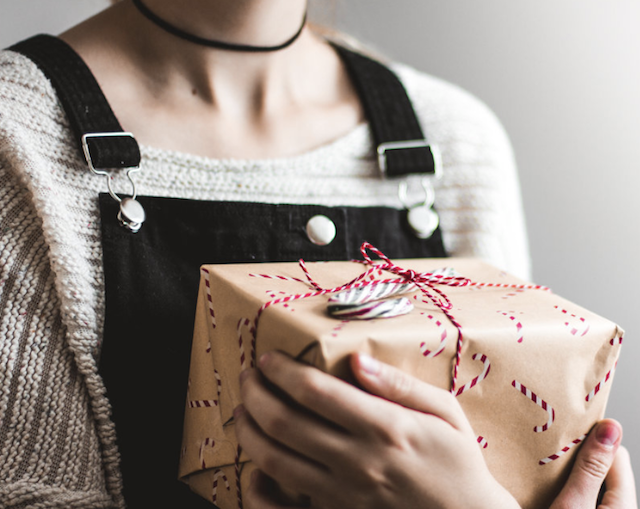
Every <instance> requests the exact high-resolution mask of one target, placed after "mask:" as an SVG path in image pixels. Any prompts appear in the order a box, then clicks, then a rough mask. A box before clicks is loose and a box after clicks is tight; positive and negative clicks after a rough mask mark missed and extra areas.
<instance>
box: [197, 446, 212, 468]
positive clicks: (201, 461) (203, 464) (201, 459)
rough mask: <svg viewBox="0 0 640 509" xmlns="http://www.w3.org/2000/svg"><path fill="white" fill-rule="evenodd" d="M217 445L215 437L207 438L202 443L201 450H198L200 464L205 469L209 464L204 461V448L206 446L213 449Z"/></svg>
mask: <svg viewBox="0 0 640 509" xmlns="http://www.w3.org/2000/svg"><path fill="white" fill-rule="evenodd" d="M215 446H216V443H215V441H214V440H213V438H205V439H204V440H203V441H202V443H201V444H200V450H199V451H198V459H199V460H200V466H201V467H202V469H203V470H204V469H205V468H207V465H206V463H205V461H204V450H205V448H206V447H211V448H212V449H213V448H214V447H215Z"/></svg>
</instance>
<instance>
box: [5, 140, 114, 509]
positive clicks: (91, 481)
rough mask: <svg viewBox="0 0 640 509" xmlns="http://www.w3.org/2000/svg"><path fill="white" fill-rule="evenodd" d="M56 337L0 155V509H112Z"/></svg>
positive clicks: (45, 263) (53, 308)
mask: <svg viewBox="0 0 640 509" xmlns="http://www.w3.org/2000/svg"><path fill="white" fill-rule="evenodd" d="M1 142H2V140H0V148H1ZM65 335H66V330H65V327H64V326H63V324H62V320H61V316H60V303H59V299H58V296H57V294H56V290H55V285H54V274H53V272H52V270H51V266H50V262H49V256H48V248H47V245H46V243H45V241H44V239H43V235H42V225H41V222H40V220H39V218H38V217H37V215H36V213H35V211H34V208H33V205H32V202H31V199H30V196H29V193H28V191H27V190H26V189H25V188H24V186H22V185H20V182H19V181H18V179H17V178H16V177H15V176H14V175H13V174H12V171H11V167H10V164H9V162H8V161H7V160H6V158H3V156H2V151H1V150H0V507H4V508H7V509H8V508H14V507H15V508H17V507H47V508H49V507H52V508H53V507H60V508H63V507H64V508H71V507H78V508H79V507H83V508H84V507H92V508H93V507H95V508H98V507H100V508H103V507H105V508H106V507H113V501H112V498H111V497H110V496H109V495H108V494H107V490H106V487H105V481H104V473H103V471H102V467H101V458H100V453H99V445H98V440H97V436H96V432H95V429H94V426H93V423H92V418H91V408H90V404H89V398H88V396H87V394H86V388H85V385H84V383H83V380H82V377H81V376H79V375H78V371H77V369H76V365H75V361H74V356H73V354H72V352H71V351H70V350H69V348H68V347H67V345H66V338H65Z"/></svg>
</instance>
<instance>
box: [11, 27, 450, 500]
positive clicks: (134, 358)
mask: <svg viewBox="0 0 640 509" xmlns="http://www.w3.org/2000/svg"><path fill="white" fill-rule="evenodd" d="M11 49H12V50H14V51H19V52H21V53H23V54H25V55H26V56H28V57H30V58H31V59H32V60H34V61H35V62H36V63H37V64H38V65H39V66H40V67H41V68H42V69H43V71H44V72H45V74H46V75H47V76H48V77H49V78H50V79H51V81H52V83H53V85H54V87H55V88H56V90H57V93H58V95H59V97H60V100H61V102H62V104H63V106H64V108H65V111H66V113H67V115H68V117H69V120H70V123H71V125H72V128H73V129H74V131H75V132H76V133H75V134H76V136H77V139H78V141H79V144H80V139H81V137H82V136H83V134H87V133H95V132H98V133H100V132H102V133H104V132H120V131H122V129H121V127H120V125H119V123H118V122H117V120H116V119H115V117H114V116H113V113H112V112H111V109H110V107H109V105H108V103H107V101H106V99H105V98H104V96H103V95H102V93H101V91H100V88H99V87H98V85H97V83H96V82H95V80H94V79H93V77H92V76H91V74H90V71H89V70H88V68H87V67H86V66H85V65H84V63H83V62H82V60H81V59H80V57H79V56H78V55H76V54H75V53H74V52H73V50H71V49H70V48H69V47H68V46H66V44H64V43H63V42H62V41H60V40H59V39H57V38H53V37H50V36H37V37H35V38H32V39H29V40H27V41H24V42H22V43H20V44H18V45H16V46H14V47H12V48H11ZM336 51H338V52H339V53H340V55H341V57H342V58H343V60H344V62H345V64H346V66H347V68H348V70H349V72H350V75H351V78H352V80H353V83H354V86H355V87H356V89H357V90H358V92H359V95H360V98H361V100H362V102H363V106H364V109H365V112H366V114H367V117H368V120H369V122H370V125H371V128H372V132H373V135H374V138H375V141H376V144H377V145H381V144H383V143H385V142H386V143H387V147H388V148H389V150H388V151H387V152H386V153H384V151H382V152H383V153H382V154H381V157H382V158H383V159H382V162H384V163H386V164H385V165H384V166H385V167H386V168H385V169H386V173H387V175H388V176H389V177H401V176H402V175H405V174H408V173H424V174H433V173H434V171H435V169H434V156H433V154H432V153H431V149H430V148H429V147H424V146H423V145H421V144H420V143H418V144H417V146H418V148H415V146H416V144H415V143H408V144H407V143H404V142H405V141H407V140H424V135H423V134H422V132H421V130H420V126H419V124H418V121H417V119H416V117H415V114H414V113H413V109H412V107H411V104H410V102H409V99H408V97H407V95H406V92H405V91H404V88H403V87H402V85H401V84H400V82H399V81H398V80H397V78H396V77H395V75H393V74H392V73H391V72H390V71H389V70H388V69H387V68H386V67H384V66H382V65H381V64H379V63H377V62H374V61H373V60H370V59H369V58H367V57H363V56H362V55H358V54H356V53H353V52H351V51H349V50H346V49H344V48H340V47H336ZM389 142H391V143H389ZM398 142H400V143H398ZM394 143H395V145H394ZM85 149H89V154H88V156H87V158H88V160H89V161H88V162H89V164H90V165H93V166H94V167H95V168H114V167H128V166H136V165H137V164H138V163H139V159H140V155H139V150H138V146H137V143H136V142H135V140H134V139H133V138H130V137H126V136H114V137H112V138H109V137H100V136H97V137H95V138H91V139H89V142H87V143H85ZM85 155H86V154H85ZM143 171H144V170H143ZM96 178H98V177H96ZM142 192H143V193H144V190H142ZM96 199H99V200H100V214H101V224H102V239H103V256H104V272H105V285H106V320H105V328H104V342H103V348H102V353H101V357H100V371H101V373H102V376H103V377H104V380H105V385H106V388H107V394H108V397H109V399H110V402H111V404H112V407H113V419H114V422H115V423H116V430H117V436H118V446H119V450H120V453H121V459H122V464H121V468H122V473H123V478H124V490H125V491H124V493H125V499H126V501H127V504H128V507H130V508H133V509H140V508H156V507H157V508H200V507H202V508H203V509H205V508H206V509H209V508H211V507H212V505H211V504H210V503H209V502H207V501H205V500H204V499H201V498H200V497H198V496H196V495H194V494H192V493H191V492H190V491H189V489H188V488H187V487H186V486H185V485H183V484H182V483H180V482H179V481H177V468H178V457H179V452H180V446H181V430H182V420H183V412H184V406H185V398H186V389H187V375H188V368H189V357H190V345H191V336H192V331H193V320H194V313H195V308H196V298H197V293H198V282H199V277H200V271H199V267H200V265H202V264H204V263H248V262H277V261H296V260H298V259H299V258H304V259H305V260H308V261H316V260H348V259H354V258H359V248H360V245H361V244H362V243H363V242H364V241H368V242H370V243H372V244H373V245H374V246H376V247H378V248H379V249H381V250H382V251H383V252H384V253H385V254H386V255H387V256H389V257H390V258H396V259H399V258H414V257H415V258H417V257H442V256H446V255H445V251H444V248H443V245H442V239H441V234H440V231H439V229H436V230H435V232H434V233H433V234H432V235H431V236H430V237H429V238H418V237H417V236H416V235H415V234H414V231H412V229H411V228H410V227H409V225H408V224H407V218H406V211H405V210H396V209H391V208H385V207H365V208H358V207H323V206H318V205H286V204H282V205H270V204H263V203H246V202H241V203H232V202H204V201H196V200H184V199H173V198H158V197H147V196H139V197H137V200H138V201H139V202H140V204H141V205H142V206H143V207H144V209H145V212H146V221H145V222H144V224H143V225H142V227H141V229H140V231H139V232H137V233H132V232H131V231H130V230H128V229H126V228H124V227H123V226H122V225H121V224H120V221H119V219H118V217H117V216H118V211H119V206H120V205H119V204H118V202H116V201H115V200H114V199H113V198H112V196H110V195H109V194H108V193H104V194H101V195H100V196H99V197H98V196H96ZM315 215H324V216H327V217H328V218H330V219H331V220H332V221H333V223H334V224H335V225H336V230H337V234H336V237H335V239H334V240H333V241H332V242H330V243H329V244H328V245H324V246H320V245H316V244H314V243H312V242H311V241H310V240H309V238H308V237H307V234H306V233H305V225H306V223H307V221H308V220H309V218H311V217H313V216H315Z"/></svg>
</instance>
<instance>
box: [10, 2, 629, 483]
mask: <svg viewBox="0 0 640 509" xmlns="http://www.w3.org/2000/svg"><path fill="white" fill-rule="evenodd" d="M322 1H327V0H322ZM106 4H107V2H106V0H82V1H79V0H75V1H74V0H55V1H52V0H21V1H16V0H0V47H4V46H6V45H8V44H10V43H12V42H15V41H17V40H19V39H21V38H23V37H26V36H28V35H31V34H33V33H36V32H40V31H45V32H48V33H54V34H55V33H58V32H59V31H61V30H63V29H64V28H66V27H68V26H71V25H72V24H74V23H76V22H77V21H79V20H81V19H82V18H84V17H86V16H89V15H91V14H92V13H94V12H97V11H98V10H100V9H102V8H103V7H104V6H106ZM329 17H330V18H333V19H334V20H335V21H336V23H337V26H338V27H340V28H342V29H344V30H345V31H347V32H350V33H352V34H353V35H356V36H357V37H359V38H360V39H361V40H363V41H364V42H366V43H369V44H371V45H373V46H374V47H376V48H378V49H380V50H381V51H382V52H383V53H385V54H387V55H389V56H391V57H393V58H395V59H397V60H401V61H404V62H406V63H409V64H412V65H413V66H415V67H417V68H419V69H421V70H424V71H427V72H429V73H432V74H434V75H437V76H440V77H443V78H446V79H448V80H450V81H453V82H455V83H458V84H460V85H462V86H463V87H465V88H466V89H468V90H470V91H471V92H473V93H474V94H475V95H477V96H478V97H480V98H481V99H482V100H484V101H485V102H486V103H487V104H488V105H489V106H490V107H491V108H492V109H493V110H494V111H495V112H496V113H497V115H498V117H499V118H500V119H501V120H502V122H503V123H504V125H505V126H506V129H507V131H508V132H509V134H510V136H511V140H512V142H513V145H514V148H515V153H516V157H517V160H518V164H519V170H520V179H521V184H522V191H523V196H524V205H525V211H526V217H527V226H528V231H529V240H530V244H531V253H532V258H533V267H534V280H535V281H536V282H537V283H539V284H543V285H547V286H550V287H552V288H553V289H554V291H555V292H556V293H558V294H560V295H562V296H564V297H566V298H568V299H569V300H572V301H574V302H576V303H578V304H580V305H582V306H584V307H586V308H589V309H591V310H593V311H595V312H597V313H599V314H601V315H603V316H606V317H608V318H610V319H612V320H614V321H616V322H618V323H619V324H620V325H621V326H622V327H623V328H625V329H626V331H627V333H626V337H625V343H624V348H623V356H622V359H621V360H620V362H619V364H618V370H617V373H616V378H615V383H614V389H613V393H612V396H611V399H610V404H609V409H608V415H609V416H611V417H614V418H617V419H618V420H620V421H621V422H622V424H623V425H624V428H625V439H624V443H625V444H626V446H627V447H628V448H629V449H630V450H631V454H632V457H633V458H634V462H635V464H636V466H637V470H638V469H640V460H639V459H638V458H640V430H639V428H640V409H639V408H638V405H639V403H640V397H639V396H638V392H637V391H638V369H639V368H638V365H639V363H640V344H639V343H638V339H637V338H638V335H639V334H640V306H639V305H638V304H639V302H640V299H639V298H638V294H639V292H640V257H639V256H638V254H639V251H640V249H639V245H640V244H639V240H638V236H639V235H640V226H639V218H640V205H639V203H640V202H639V201H638V199H637V195H638V189H640V171H638V170H640V168H639V166H640V165H639V161H640V120H639V118H640V2H637V0H607V1H606V2H604V1H602V0H561V1H558V0H536V1H533V0H529V1H514V0H455V1H452V0H448V1H444V0H439V1H436V0H394V1H393V2H392V1H389V0H342V3H340V4H339V5H338V7H337V8H336V10H335V12H334V13H331V14H330V16H329ZM636 478H637V479H639V478H640V477H639V476H638V474H636Z"/></svg>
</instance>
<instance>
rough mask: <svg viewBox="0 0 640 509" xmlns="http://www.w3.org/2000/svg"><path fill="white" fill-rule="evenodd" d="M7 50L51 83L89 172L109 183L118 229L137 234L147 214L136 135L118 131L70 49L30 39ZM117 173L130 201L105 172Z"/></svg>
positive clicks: (104, 101) (94, 84) (87, 71)
mask: <svg viewBox="0 0 640 509" xmlns="http://www.w3.org/2000/svg"><path fill="white" fill-rule="evenodd" d="M9 49H10V50H11V51H16V52H18V53H22V54H23V55H25V56H27V57H29V58H30V59H31V60H33V61H34V62H35V63H36V64H37V65H38V67H40V69H41V70H42V71H43V72H44V73H45V75H46V76H47V77H48V78H49V80H50V81H51V84H52V85H53V87H54V88H55V90H56V92H57V94H58V98H59V99H60V102H61V103H62V106H63V108H64V110H65V113H66V114H67V117H68V118H69V123H70V124H71V129H72V131H73V134H74V135H75V138H76V142H77V143H78V146H79V148H80V150H81V153H82V154H83V155H84V158H85V160H86V162H87V165H88V166H89V169H90V170H91V171H92V172H93V173H95V174H96V175H102V176H105V177H106V178H107V188H108V190H109V194H110V195H111V197H112V198H113V199H114V200H116V201H117V202H118V203H120V212H119V213H118V219H119V221H120V223H121V224H122V225H123V226H124V227H126V228H127V229H128V230H129V231H131V232H134V233H135V232H137V231H138V230H139V229H140V227H141V226H142V223H143V222H144V220H145V213H144V209H143V208H142V206H141V205H140V203H139V202H137V201H136V199H135V198H136V194H137V193H136V185H135V182H134V181H133V179H132V177H131V174H132V173H134V172H136V171H139V169H140V147H139V146H138V142H137V141H136V139H135V138H134V136H133V134H131V133H128V132H125V131H124V130H123V129H122V127H121V126H120V122H118V119H117V118H116V116H115V115H114V113H113V110H112V109H111V106H109V103H108V102H107V99H106V98H105V96H104V94H103V93H102V90H101V89H100V85H99V84H98V82H97V81H96V79H95V77H94V76H93V74H92V73H91V70H90V69H89V68H88V67H87V65H86V64H85V62H84V60H82V58H80V56H79V55H78V54H77V53H76V52H75V51H74V50H73V49H72V48H71V47H70V46H69V45H68V44H66V43H65V42H64V41H62V40H61V39H59V38H57V37H53V36H51V35H37V36H35V37H31V38H30V39H27V40H25V41H22V42H19V43H18V44H15V45H14V46H11V47H10V48H9ZM113 168H128V171H127V178H128V179H129V181H130V182H131V186H132V197H131V198H120V197H119V196H118V195H117V194H116V193H115V192H114V190H113V188H112V187H111V177H110V175H109V173H108V172H107V171H105V170H106V169H113Z"/></svg>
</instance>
